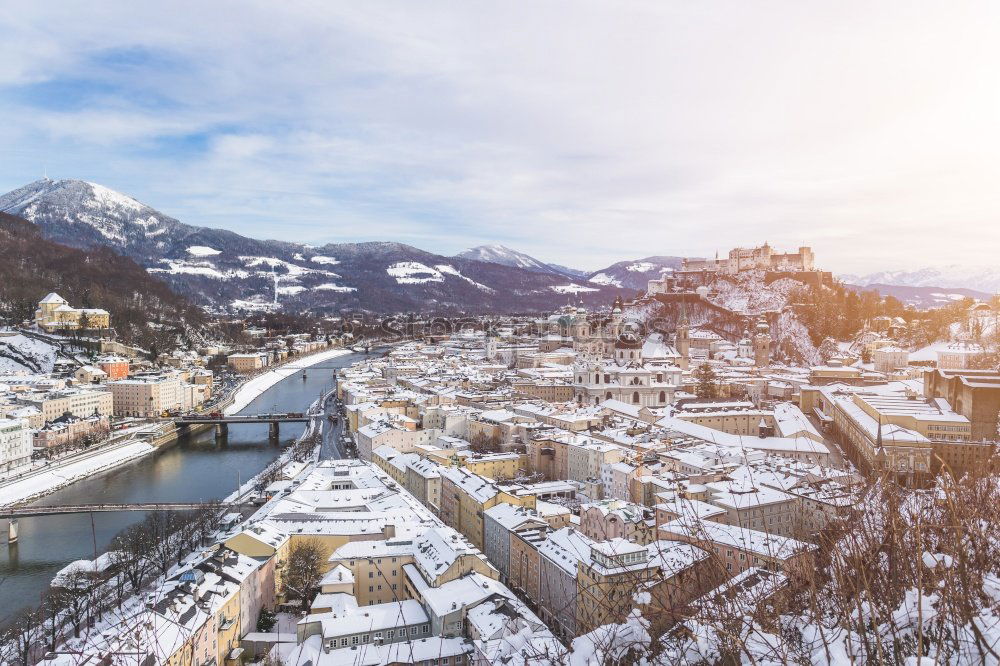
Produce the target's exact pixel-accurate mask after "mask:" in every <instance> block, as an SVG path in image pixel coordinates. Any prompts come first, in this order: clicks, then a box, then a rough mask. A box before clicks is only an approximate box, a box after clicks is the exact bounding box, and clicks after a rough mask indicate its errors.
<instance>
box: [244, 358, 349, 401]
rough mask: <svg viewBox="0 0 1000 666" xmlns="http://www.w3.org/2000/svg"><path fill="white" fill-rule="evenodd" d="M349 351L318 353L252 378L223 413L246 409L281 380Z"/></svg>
mask: <svg viewBox="0 0 1000 666" xmlns="http://www.w3.org/2000/svg"><path fill="white" fill-rule="evenodd" d="M350 353H351V351H350V350H349V349H330V350H328V351H324V352H318V353H316V354H312V355H310V356H306V357H305V358H300V359H296V360H294V361H292V362H291V363H287V364H286V365H283V366H281V367H280V368H275V369H274V370H271V371H269V372H265V373H264V374H262V375H260V376H259V377H254V378H253V379H251V380H250V381H248V382H247V383H246V384H244V385H243V386H241V387H240V388H239V390H237V391H236V394H235V395H234V396H233V402H232V404H230V405H229V406H228V407H226V409H225V413H226V414H227V415H228V414H235V413H237V412H239V411H241V410H243V409H245V408H246V406H247V405H249V404H250V403H251V402H253V401H254V400H256V399H257V398H258V397H259V396H260V395H261V394H262V393H264V391H266V390H267V389H269V388H271V387H272V386H274V385H275V384H277V383H278V382H280V381H281V380H282V379H284V378H286V377H289V376H291V375H294V374H295V373H296V372H298V371H299V370H302V369H303V368H308V367H309V366H313V365H316V364H317V363H322V362H323V361H329V360H330V359H331V358H337V357H338V356H344V355H346V354H350Z"/></svg>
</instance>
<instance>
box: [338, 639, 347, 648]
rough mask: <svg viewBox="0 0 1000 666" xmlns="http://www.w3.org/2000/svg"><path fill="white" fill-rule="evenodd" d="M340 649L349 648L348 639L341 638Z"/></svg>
mask: <svg viewBox="0 0 1000 666" xmlns="http://www.w3.org/2000/svg"><path fill="white" fill-rule="evenodd" d="M340 647H347V639H346V638H341V639H340Z"/></svg>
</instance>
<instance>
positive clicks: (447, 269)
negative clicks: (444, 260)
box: [434, 264, 494, 294]
mask: <svg viewBox="0 0 1000 666" xmlns="http://www.w3.org/2000/svg"><path fill="white" fill-rule="evenodd" d="M434 268H436V269H437V270H439V271H440V272H442V273H447V274H448V275H454V276H455V277H457V278H461V279H462V280H465V281H466V282H468V283H469V284H471V285H473V286H474V287H476V288H477V289H482V290H483V291H486V292H489V293H491V294H492V293H493V291H494V290H493V289H492V288H490V287H487V286H486V285H485V284H481V283H479V282H476V281H475V280H472V279H470V278H467V277H465V276H464V275H462V274H461V273H459V272H458V270H457V269H456V268H455V267H454V266H449V265H448V264H438V265H437V266H435V267H434Z"/></svg>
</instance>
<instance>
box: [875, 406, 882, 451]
mask: <svg viewBox="0 0 1000 666" xmlns="http://www.w3.org/2000/svg"><path fill="white" fill-rule="evenodd" d="M875 448H876V449H881V448H882V415H881V414H879V415H878V435H877V436H876V437H875Z"/></svg>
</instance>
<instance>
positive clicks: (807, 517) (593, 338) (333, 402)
mask: <svg viewBox="0 0 1000 666" xmlns="http://www.w3.org/2000/svg"><path fill="white" fill-rule="evenodd" d="M787 282H793V283H795V285H797V286H796V287H794V288H797V289H804V288H811V289H813V290H819V291H821V292H822V291H823V290H828V291H829V290H831V289H833V288H834V287H835V286H836V284H835V282H834V281H833V279H832V278H831V276H830V275H829V274H828V273H824V272H822V271H818V270H816V269H815V268H814V266H813V256H812V252H811V250H810V249H809V248H800V249H799V251H798V252H797V253H794V254H791V253H789V254H779V253H777V252H775V251H773V250H772V249H771V248H770V246H768V245H767V244H764V245H763V246H760V247H758V248H753V249H749V250H742V249H737V250H733V251H732V252H731V253H730V255H729V259H722V260H719V259H717V260H714V261H688V260H685V261H684V262H683V263H682V264H681V266H680V267H679V268H678V269H677V270H676V271H664V272H663V274H662V276H661V277H658V278H654V279H652V280H650V281H649V282H648V284H647V288H646V289H645V290H642V291H640V292H639V293H638V294H637V295H635V296H633V297H631V298H629V299H623V298H621V297H619V298H617V299H616V300H615V301H614V302H613V303H610V304H608V305H607V306H605V307H602V308H598V309H596V310H593V311H591V310H588V309H587V308H585V307H583V306H580V305H576V304H568V305H566V306H563V307H561V308H559V309H558V310H557V311H555V312H552V313H549V314H544V315H517V316H514V315H511V316H500V315H496V316H492V317H489V318H470V319H463V320H458V321H456V322H448V321H446V320H436V321H417V320H415V319H413V318H410V319H409V320H408V321H407V323H406V325H405V326H400V325H399V322H395V323H394V324H393V326H392V327H388V326H386V327H383V329H382V334H381V336H378V335H375V333H374V331H376V330H378V329H372V332H371V335H370V337H369V339H368V340H367V341H366V340H364V339H362V338H360V337H359V338H354V336H353V335H351V334H341V335H339V336H330V335H325V336H324V335H317V334H316V332H315V331H313V332H312V333H298V334H293V333H288V334H285V335H283V336H275V335H273V334H271V333H270V332H269V331H268V330H266V329H264V328H259V329H255V328H253V326H252V325H251V324H244V330H243V332H242V334H241V339H242V340H244V341H245V342H243V343H242V344H240V345H238V346H234V345H230V346H223V345H221V344H219V345H218V346H212V347H204V348H201V349H196V350H190V349H189V350H181V349H176V350H171V351H165V352H161V353H160V354H159V355H158V356H156V357H154V358H150V354H149V352H148V350H141V349H138V348H134V347H130V346H128V345H125V344H122V343H120V342H116V341H115V340H114V339H113V337H114V336H113V335H110V334H109V332H111V331H112V330H113V321H112V320H111V316H110V314H109V313H108V312H107V311H105V310H102V309H100V308H78V307H74V306H72V305H71V304H70V303H69V302H68V301H67V300H66V299H64V298H62V297H61V296H60V295H59V294H57V293H49V294H48V295H45V296H44V297H42V298H41V299H40V300H39V302H38V305H37V309H36V312H35V315H34V320H33V321H32V322H31V323H30V324H25V325H23V326H20V327H12V328H11V329H10V330H8V331H7V332H5V333H4V334H3V335H4V337H3V338H0V340H3V341H4V342H5V343H6V344H5V347H4V348H5V349H6V350H8V351H7V352H6V355H5V357H4V362H5V363H8V365H9V368H8V370H7V372H6V374H4V375H3V376H0V386H2V390H3V392H2V393H0V414H2V417H3V420H2V421H0V437H2V446H0V452H2V455H3V459H2V465H3V471H4V474H5V479H6V481H5V482H4V484H3V485H2V487H0V496H2V498H3V502H4V504H5V505H6V506H7V507H8V508H10V507H15V509H16V507H19V506H23V503H24V502H25V501H27V500H31V499H35V498H37V497H41V496H44V495H45V494H46V493H48V492H51V491H52V490H54V489H55V488H57V487H60V486H62V485H66V484H68V483H72V481H73V480H74V479H75V478H83V477H86V476H90V475H93V474H96V473H98V472H100V471H102V470H106V469H110V468H113V467H115V466H119V465H123V464H127V463H128V461H130V460H133V459H135V458H137V457H140V456H143V455H146V454H149V453H150V452H153V451H155V450H156V449H157V448H159V447H161V446H168V445H170V444H171V443H173V442H175V441H176V440H177V439H178V438H179V437H186V436H188V432H187V431H188V429H201V430H206V429H214V432H215V433H216V438H217V441H218V438H221V440H222V441H224V440H225V437H226V432H227V428H228V424H229V423H230V419H241V418H244V419H245V418H256V419H264V420H268V422H272V427H273V430H272V435H276V431H277V428H278V425H279V423H281V422H283V421H285V420H289V419H290V420H293V422H306V423H307V427H306V430H305V432H304V433H303V434H302V435H301V436H300V437H298V438H297V439H296V440H295V443H294V445H293V446H290V447H288V448H286V449H284V451H283V452H282V453H281V454H280V455H279V456H278V458H277V459H276V460H275V461H274V463H272V464H271V465H269V466H268V467H267V468H266V469H265V470H264V471H262V472H261V473H260V474H258V475H256V476H255V477H254V478H252V479H248V480H247V482H246V483H245V484H242V485H241V486H240V487H239V488H238V489H237V490H236V491H235V492H234V493H233V494H231V495H229V496H228V497H225V498H223V499H222V500H221V501H218V502H212V503H205V504H202V505H200V506H198V507H193V508H185V507H180V506H179V507H177V508H176V510H171V511H169V512H166V513H163V512H158V511H156V510H154V511H153V512H152V513H150V514H149V515H148V516H147V517H146V519H145V520H143V521H141V522H140V523H137V524H135V525H133V526H132V527H130V528H128V529H127V530H125V531H124V532H123V533H121V534H119V535H118V536H117V537H116V538H115V539H114V541H113V543H112V544H111V546H110V547H109V549H108V551H107V552H106V553H105V554H103V555H99V556H97V557H96V559H93V560H86V559H85V560H79V561H76V562H72V563H69V564H67V566H65V567H64V568H63V569H62V570H60V571H59V572H58V574H57V575H56V576H55V578H54V579H53V580H52V583H51V592H50V593H49V594H48V595H47V597H46V601H45V602H44V603H43V604H42V605H41V606H40V607H38V608H37V609H35V608H29V609H27V610H26V611H24V612H23V613H21V614H20V615H18V616H17V617H16V618H14V619H12V620H10V621H8V623H7V628H6V630H5V634H4V642H3V644H2V645H3V648H2V649H3V650H5V652H3V654H4V660H5V663H7V662H13V663H22V664H34V663H44V664H52V665H63V664H65V665H66V666H69V665H71V664H93V665H97V664H122V665H123V666H124V664H131V663H138V664H144V665H149V666H153V665H154V664H170V665H171V666H173V665H177V666H181V665H184V666H187V665H198V666H205V665H208V664H226V665H227V666H235V665H236V664H246V663H259V664H296V665H304V664H311V665H312V666H323V665H324V664H328V665H330V666H333V665H335V664H343V663H355V664H373V665H374V664H386V663H393V664H439V665H448V666H451V665H455V666H458V665H460V664H498V663H499V664H573V665H576V664H590V663H621V662H631V661H635V662H644V663H657V664H659V663H663V664H667V663H727V662H733V661H749V662H751V663H838V664H839V663H844V664H847V663H858V662H868V661H873V660H879V659H882V657H879V656H878V655H880V654H881V655H884V656H885V658H886V659H887V660H889V661H896V660H898V659H897V658H898V657H901V656H903V655H905V654H909V653H911V652H912V651H913V649H914V645H923V646H924V648H923V649H924V650H925V651H927V652H928V653H929V654H936V655H938V658H942V659H944V660H947V661H951V662H955V663H970V664H971V663H982V662H983V661H991V660H994V659H995V657H996V653H995V650H996V649H997V641H998V640H1000V634H998V628H997V622H996V619H997V618H996V610H995V609H996V598H997V594H998V590H1000V588H998V586H997V584H996V581H997V578H996V571H995V569H994V566H993V563H995V561H996V560H995V559H994V555H995V553H996V548H997V543H996V539H995V538H994V536H993V534H994V533H993V532H992V531H991V530H992V529H993V528H994V526H995V520H996V519H995V517H993V516H991V515H983V511H984V510H986V508H987V507H989V506H992V504H989V498H995V496H996V493H997V490H996V488H995V485H994V484H989V483H987V485H985V486H984V485H983V481H984V479H987V478H988V477H986V476H984V473H985V472H988V471H992V470H994V469H995V467H994V465H995V458H994V452H995V444H994V442H995V441H996V439H997V423H998V411H1000V374H998V373H997V371H996V370H994V369H990V364H991V362H992V361H991V360H990V359H991V354H992V352H991V349H992V347H991V345H990V340H992V339H993V336H994V333H993V331H994V330H995V327H996V321H997V313H996V310H995V309H994V306H993V305H992V304H991V303H985V302H974V301H968V302H963V306H962V308H961V309H958V308H952V312H954V313H956V320H955V321H954V322H952V324H951V325H950V326H949V328H948V331H949V339H947V340H944V341H937V342H933V343H931V344H929V345H924V346H922V347H919V348H913V345H912V344H911V342H912V341H910V339H909V338H907V333H908V328H909V327H911V326H917V325H918V323H917V322H915V321H914V320H913V319H912V318H911V319H910V320H909V321H907V320H906V319H905V318H903V317H898V316H897V317H890V316H886V315H880V316H876V317H873V318H871V319H870V320H868V321H867V322H866V323H865V325H864V326H863V327H862V328H861V330H860V331H859V332H858V333H857V334H856V335H854V336H852V337H851V338H849V339H846V340H841V341H833V340H831V339H827V340H825V341H824V342H823V343H822V344H821V345H818V346H816V345H812V343H811V342H809V338H808V337H805V338H804V339H803V340H801V341H800V343H801V344H800V345H799V346H798V347H790V346H787V345H785V346H783V345H782V344H781V341H780V340H779V339H777V337H776V336H775V335H774V334H773V333H772V330H773V328H776V329H779V330H783V331H785V332H787V331H789V330H792V331H794V330H795V328H794V326H795V322H794V321H793V322H791V323H790V322H789V320H788V317H789V315H790V314H792V316H793V317H794V316H796V315H794V313H792V310H791V308H790V307H789V306H787V305H781V304H780V303H779V304H778V307H777V308H771V307H760V306H759V305H754V301H755V300H760V299H763V300H764V301H766V302H767V303H771V304H772V305H773V302H772V301H771V300H769V299H773V297H774V294H776V293H782V292H781V291H780V288H782V283H787ZM774 285H778V286H777V287H775V286H774ZM762 290H764V291H762ZM792 291H793V288H790V287H784V292H783V293H785V294H789V293H792ZM910 314H911V315H912V314H913V312H912V311H910ZM343 328H344V327H341V331H343ZM386 331H392V334H391V335H388V334H387V333H386ZM733 331H736V332H738V335H732V334H731V333H732V332H733ZM379 337H381V339H378V338H379ZM247 341H248V342H247ZM379 345H382V346H379ZM810 345H811V346H810ZM345 346H353V347H354V351H355V353H357V354H359V355H360V360H357V361H355V362H353V363H351V364H349V365H347V366H346V367H343V368H342V369H340V370H336V371H335V375H336V377H335V379H336V381H335V382H333V383H332V384H331V386H330V389H329V390H328V391H327V392H326V393H325V394H323V395H321V396H319V398H318V399H317V400H316V401H315V402H314V403H313V404H312V405H303V407H302V410H303V412H302V413H297V412H296V413H281V414H275V413H270V414H269V413H265V414H260V415H256V416H253V417H244V416H243V415H242V414H243V413H242V411H241V410H244V409H245V408H246V407H247V405H249V404H251V401H252V400H253V398H254V397H255V396H257V395H260V394H261V393H262V392H263V391H264V390H266V389H267V387H269V386H272V385H274V383H275V382H279V381H281V380H282V379H283V378H284V377H288V376H290V375H291V373H295V372H298V371H302V373H303V378H304V373H305V372H307V371H308V369H309V368H310V367H311V366H314V365H316V364H318V363H320V362H322V361H323V360H326V359H331V358H335V357H337V356H339V355H344V354H347V353H349V352H350V351H351V350H349V349H346V348H345ZM803 349H805V350H806V352H805V353H803V352H802V350H803ZM796 353H797V354H798V355H796ZM810 358H812V359H813V360H814V361H815V362H814V363H812V364H808V363H806V362H805V361H808V360H809V359H810ZM15 366H16V368H17V369H16V370H15ZM210 368H214V371H213V369H210ZM234 422H235V421H234ZM287 427H288V426H286V428H287ZM275 441H277V440H276V437H275ZM941 499H947V503H946V506H942V503H941V502H940V501H935V500H941ZM154 509H155V507H154ZM12 515H14V514H12ZM27 515H30V514H27ZM921 520H923V521H925V522H924V523H923V527H922V528H921V529H920V530H918V531H917V534H916V536H914V530H913V527H914V525H915V524H918V525H919V524H920V521H921ZM943 520H947V521H949V522H948V523H946V524H954V523H955V522H958V523H960V524H964V525H968V526H969V529H970V532H969V533H968V534H967V536H966V543H963V544H961V545H960V546H957V545H956V543H955V542H954V540H953V539H950V538H949V536H948V530H947V529H943V524H945V523H942V522H941V521H943ZM17 522H18V521H17V519H16V517H12V518H11V519H10V520H9V523H10V528H9V530H8V535H9V541H10V542H11V543H12V544H14V543H16V541H17V539H18V532H17ZM95 554H96V553H95ZM972 558H975V560H974V561H973V559H972ZM860 562H867V563H868V564H866V565H865V566H866V567H867V570H868V572H869V573H870V574H872V575H873V576H874V577H875V578H878V579H879V580H867V581H859V580H857V575H858V574H859V573H861V571H860V570H859V569H857V567H858V566H859V563H860ZM883 566H884V567H885V572H884V573H885V576H886V578H887V580H881V579H880V578H881V577H882V576H881V574H878V575H877V572H878V571H879V570H880V569H882V567H883ZM958 581H961V584H958ZM951 586H954V587H953V588H952V587H951ZM946 588H948V589H946ZM843 599H851V600H852V603H859V604H861V605H860V606H858V608H857V609H856V610H850V609H848V610H846V611H845V610H844V608H843V607H842V605H841V604H842V600H843ZM914 641H917V642H916V643H914Z"/></svg>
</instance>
